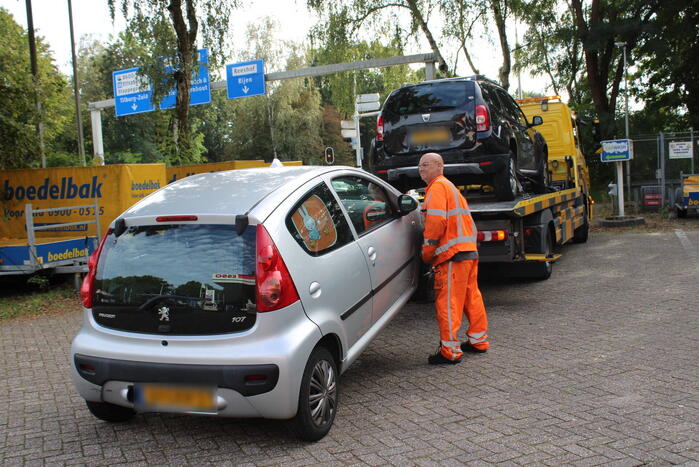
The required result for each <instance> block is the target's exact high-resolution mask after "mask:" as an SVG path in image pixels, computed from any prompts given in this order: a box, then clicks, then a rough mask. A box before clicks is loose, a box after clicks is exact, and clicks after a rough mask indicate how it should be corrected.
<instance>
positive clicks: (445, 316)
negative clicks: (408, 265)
mask: <svg viewBox="0 0 699 467" xmlns="http://www.w3.org/2000/svg"><path fill="white" fill-rule="evenodd" d="M434 291H435V308H436V309H437V325H438V326H439V339H440V343H441V352H442V355H443V356H444V357H445V358H448V359H450V360H456V359H458V358H459V357H461V354H462V352H461V340H460V339H459V337H458V336H457V334H458V332H459V329H460V328H461V319H462V317H463V315H466V319H467V320H468V330H467V332H466V334H467V338H468V342H469V343H470V344H471V345H472V346H474V347H475V348H477V349H482V350H487V349H488V347H489V346H490V343H489V342H488V317H487V316H486V314H485V306H484V305H483V297H482V296H481V291H480V290H479V289H478V260H477V259H471V260H466V261H446V262H444V263H441V264H438V265H437V266H435V273H434Z"/></svg>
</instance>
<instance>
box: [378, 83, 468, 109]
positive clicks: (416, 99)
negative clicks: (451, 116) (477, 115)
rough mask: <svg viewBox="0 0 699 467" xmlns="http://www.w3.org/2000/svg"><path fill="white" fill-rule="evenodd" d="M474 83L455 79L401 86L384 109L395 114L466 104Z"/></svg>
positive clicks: (451, 107)
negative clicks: (452, 80)
mask: <svg viewBox="0 0 699 467" xmlns="http://www.w3.org/2000/svg"><path fill="white" fill-rule="evenodd" d="M468 96H473V83H472V82H470V81H454V82H446V83H444V82H442V83H431V84H421V85H418V86H408V87H405V88H401V89H399V90H397V91H395V93H394V94H393V95H392V96H391V97H390V98H389V99H388V101H387V102H386V105H384V109H383V111H384V112H385V113H391V114H394V115H410V114H417V113H433V112H439V111H442V110H449V109H453V108H456V107H463V106H465V105H466V102H467V99H468Z"/></svg>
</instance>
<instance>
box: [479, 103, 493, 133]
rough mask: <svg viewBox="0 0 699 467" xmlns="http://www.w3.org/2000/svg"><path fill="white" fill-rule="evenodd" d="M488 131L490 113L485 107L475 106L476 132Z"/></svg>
mask: <svg viewBox="0 0 699 467" xmlns="http://www.w3.org/2000/svg"><path fill="white" fill-rule="evenodd" d="M488 130H490V112H488V107H486V106H485V105H477V106H476V131H488Z"/></svg>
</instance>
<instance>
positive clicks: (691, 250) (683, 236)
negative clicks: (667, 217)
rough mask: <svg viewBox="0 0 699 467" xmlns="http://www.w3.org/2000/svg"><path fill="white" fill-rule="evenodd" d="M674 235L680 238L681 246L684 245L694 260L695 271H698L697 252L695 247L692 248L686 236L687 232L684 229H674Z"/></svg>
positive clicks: (698, 259)
mask: <svg viewBox="0 0 699 467" xmlns="http://www.w3.org/2000/svg"><path fill="white" fill-rule="evenodd" d="M675 235H677V238H679V239H680V243H681V244H682V247H684V249H685V251H686V252H687V254H688V255H689V256H690V258H691V259H692V260H694V267H695V269H696V270H697V272H699V253H697V250H696V248H694V246H693V245H692V242H690V241H689V239H688V238H687V234H685V233H684V230H679V229H675Z"/></svg>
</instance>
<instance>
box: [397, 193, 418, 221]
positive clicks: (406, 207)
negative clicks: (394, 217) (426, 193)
mask: <svg viewBox="0 0 699 467" xmlns="http://www.w3.org/2000/svg"><path fill="white" fill-rule="evenodd" d="M417 206H418V204H417V200H416V199H415V198H413V197H412V196H410V195H400V196H399V197H398V212H399V214H400V215H401V216H405V215H406V214H408V213H410V212H412V211H414V210H416V209H417Z"/></svg>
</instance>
